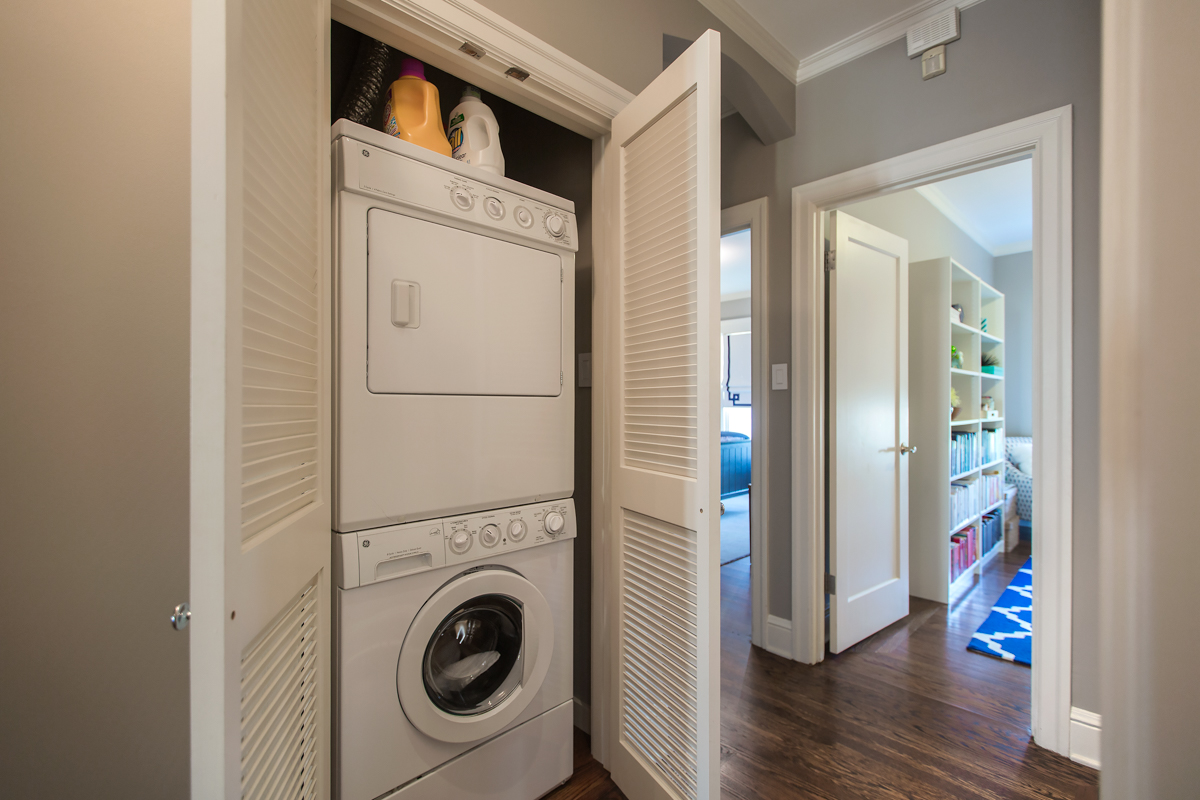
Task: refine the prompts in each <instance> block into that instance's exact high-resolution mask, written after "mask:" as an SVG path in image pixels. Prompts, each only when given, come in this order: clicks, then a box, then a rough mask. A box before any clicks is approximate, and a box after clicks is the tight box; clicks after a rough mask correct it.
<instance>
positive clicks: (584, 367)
mask: <svg viewBox="0 0 1200 800" xmlns="http://www.w3.org/2000/svg"><path fill="white" fill-rule="evenodd" d="M575 381H576V383H577V384H578V386H579V388H580V389H590V388H592V354H591V353H580V354H579V364H578V366H576V368H575Z"/></svg>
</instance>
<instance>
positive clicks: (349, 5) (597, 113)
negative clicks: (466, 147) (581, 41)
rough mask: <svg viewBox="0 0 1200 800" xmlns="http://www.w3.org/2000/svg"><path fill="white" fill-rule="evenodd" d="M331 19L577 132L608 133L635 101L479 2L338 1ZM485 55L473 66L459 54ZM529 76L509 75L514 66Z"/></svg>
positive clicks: (619, 89) (599, 75)
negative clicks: (470, 50) (466, 48)
mask: <svg viewBox="0 0 1200 800" xmlns="http://www.w3.org/2000/svg"><path fill="white" fill-rule="evenodd" d="M332 14H333V18H334V19H335V20H337V21H338V22H341V23H343V24H345V25H349V26H351V27H353V28H354V29H355V30H359V31H362V32H363V33H366V34H368V35H370V36H373V37H375V38H376V39H379V40H380V41H382V42H385V43H387V44H390V45H392V46H393V47H396V48H398V49H401V50H403V51H404V52H406V53H409V54H411V55H413V56H415V57H417V58H420V59H422V60H425V61H427V62H429V63H431V64H433V65H434V66H436V67H439V68H441V69H445V70H447V71H450V72H453V73H454V74H456V75H458V76H460V77H462V78H464V79H467V80H470V81H471V82H473V83H476V84H477V85H478V86H480V88H482V89H485V90H486V91H489V92H491V93H493V94H495V95H498V96H500V97H503V98H504V99H505V100H509V101H511V102H513V103H516V104H517V105H519V106H522V107H523V108H527V109H529V110H530V111H533V112H534V113H536V114H539V115H541V116H543V117H545V118H547V119H549V120H552V121H553V122H557V123H558V124H560V125H563V126H565V127H567V128H570V129H571V130H573V131H575V132H576V133H580V134H582V135H584V136H588V137H595V136H599V135H601V134H604V133H607V132H608V130H609V128H610V125H611V121H612V118H613V117H615V116H616V115H617V112H618V111H620V110H621V109H623V108H624V107H625V106H626V105H628V104H629V101H630V100H632V99H633V94H632V93H631V92H629V91H627V90H626V89H624V88H622V87H620V86H618V85H617V84H615V83H613V82H612V81H610V80H609V79H608V78H605V77H604V76H603V75H601V74H600V73H598V72H596V71H595V70H592V69H589V68H588V67H586V66H584V65H583V64H581V63H580V62H578V61H576V60H575V59H573V58H571V57H570V56H568V55H567V54H565V53H563V52H561V51H560V50H557V49H555V48H553V47H551V46H550V45H548V44H546V43H545V42H543V41H541V40H540V39H538V38H536V37H534V36H531V35H530V34H529V33H528V32H526V31H525V30H523V29H521V28H519V27H517V26H516V25H514V24H512V23H511V22H509V21H508V20H506V19H504V18H503V17H501V16H500V15H499V14H497V13H495V12H493V11H490V10H488V9H487V8H484V7H483V6H482V5H480V4H479V3H477V2H475V0H334V2H333V12H332ZM464 42H470V43H471V44H473V45H475V46H476V47H478V48H481V49H482V50H483V51H484V53H485V55H484V56H483V57H482V58H481V59H479V60H476V59H474V58H472V57H471V56H468V55H466V54H465V53H462V52H460V51H459V49H458V48H459V47H460V46H461V45H462V44H463V43H464ZM514 66H515V67H519V68H520V69H523V70H525V71H526V72H528V73H529V78H527V79H526V80H525V81H517V80H514V79H512V78H509V77H507V76H505V74H504V72H505V70H507V69H508V68H509V67H514Z"/></svg>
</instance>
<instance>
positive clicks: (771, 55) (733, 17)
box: [699, 0, 800, 83]
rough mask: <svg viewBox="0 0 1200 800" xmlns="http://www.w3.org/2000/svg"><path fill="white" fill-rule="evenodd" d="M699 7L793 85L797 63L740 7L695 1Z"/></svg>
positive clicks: (724, 1) (719, 0)
mask: <svg viewBox="0 0 1200 800" xmlns="http://www.w3.org/2000/svg"><path fill="white" fill-rule="evenodd" d="M699 2H700V5H702V6H704V7H705V8H707V9H708V10H709V11H710V12H712V15H713V16H714V17H716V18H717V19H719V20H721V22H724V23H725V24H726V25H728V26H729V30H731V31H733V32H734V33H735V34H737V35H738V37H740V38H741V40H742V41H744V42H745V43H746V44H748V45H750V47H751V48H753V49H754V51H755V52H756V53H758V54H759V55H760V56H762V57H763V58H764V59H766V61H767V63H768V64H770V65H771V66H772V67H774V68H775V69H777V70H779V72H781V73H782V74H783V76H784V77H785V78H787V79H788V80H789V81H791V82H792V83H796V74H797V71H798V70H799V68H800V61H799V59H797V58H796V57H795V56H794V55H792V51H791V50H788V49H787V48H786V47H784V46H783V44H782V43H781V42H780V41H779V40H778V39H776V38H775V37H774V36H773V35H772V34H771V32H770V31H769V30H767V29H766V28H765V27H763V24H762V23H761V22H759V21H758V20H757V19H755V18H754V17H753V16H751V15H750V12H749V11H747V10H746V9H744V8H742V6H741V4H740V3H738V2H737V0H699Z"/></svg>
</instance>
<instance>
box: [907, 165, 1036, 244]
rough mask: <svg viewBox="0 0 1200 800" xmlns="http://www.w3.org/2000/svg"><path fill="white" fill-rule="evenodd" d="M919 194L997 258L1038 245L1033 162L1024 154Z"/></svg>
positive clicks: (952, 179) (920, 188) (924, 187)
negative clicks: (1035, 222) (1017, 159)
mask: <svg viewBox="0 0 1200 800" xmlns="http://www.w3.org/2000/svg"><path fill="white" fill-rule="evenodd" d="M917 192H919V193H920V195H921V196H922V197H924V198H925V199H926V200H928V201H929V202H930V203H932V204H933V205H934V207H935V208H937V210H938V211H941V212H942V213H943V214H944V215H946V217H947V218H948V219H949V220H950V221H951V222H953V223H954V224H955V225H957V226H958V227H959V228H960V229H961V230H962V231H963V233H965V234H967V235H968V236H970V237H971V238H972V239H974V240H975V241H976V242H978V243H979V245H980V246H981V247H982V248H983V249H984V250H987V251H988V252H989V253H991V254H992V255H993V256H1007V255H1012V254H1013V253H1024V252H1026V251H1028V250H1032V249H1033V161H1032V160H1030V159H1028V158H1024V159H1021V160H1020V161H1014V162H1013V163H1011V164H1004V165H1002V166H999V167H993V168H992V169H985V170H982V171H980V172H972V173H970V174H967V175H960V176H958V177H957V178H950V179H949V180H944V181H939V182H938V183H931V184H929V185H927V186H920V187H918V188H917Z"/></svg>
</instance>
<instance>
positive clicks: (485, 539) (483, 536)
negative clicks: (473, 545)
mask: <svg viewBox="0 0 1200 800" xmlns="http://www.w3.org/2000/svg"><path fill="white" fill-rule="evenodd" d="M499 541H500V528H498V527H497V526H495V525H484V526H483V530H481V531H480V532H479V543H480V544H482V545H483V546H484V547H495V546H496V545H497V544H498V543H499Z"/></svg>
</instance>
